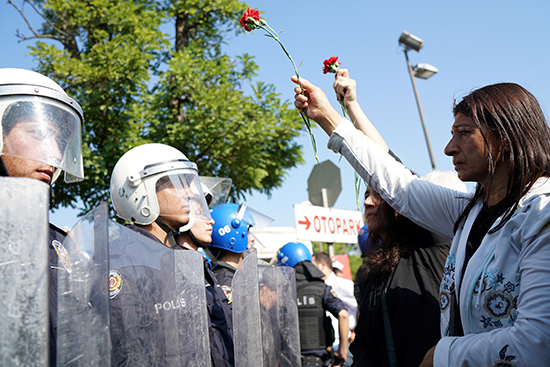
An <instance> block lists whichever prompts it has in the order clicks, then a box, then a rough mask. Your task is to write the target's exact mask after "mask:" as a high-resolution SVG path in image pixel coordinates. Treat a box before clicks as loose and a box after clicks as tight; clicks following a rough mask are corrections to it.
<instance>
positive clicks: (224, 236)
mask: <svg viewBox="0 0 550 367" xmlns="http://www.w3.org/2000/svg"><path fill="white" fill-rule="evenodd" d="M210 214H211V215H212V219H214V221H215V223H214V225H213V226H212V243H211V244H210V245H208V247H211V248H217V249H222V250H228V251H231V252H235V253H238V254H240V253H242V252H244V251H245V250H246V249H247V248H248V228H249V227H250V226H253V225H254V218H253V217H252V215H251V214H250V213H248V210H247V208H246V205H244V204H242V205H237V204H233V203H227V204H220V205H216V206H215V207H214V208H212V211H211V213H210Z"/></svg>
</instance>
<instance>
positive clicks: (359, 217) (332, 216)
mask: <svg viewBox="0 0 550 367" xmlns="http://www.w3.org/2000/svg"><path fill="white" fill-rule="evenodd" d="M294 216H295V219H296V229H297V232H298V234H297V237H298V238H299V239H304V240H310V241H319V242H341V243H357V234H358V233H359V230H360V229H361V227H363V214H362V213H361V212H360V211H358V210H344V209H332V208H325V207H322V206H315V205H303V204H294Z"/></svg>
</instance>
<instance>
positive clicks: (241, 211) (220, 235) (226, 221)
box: [208, 203, 254, 306]
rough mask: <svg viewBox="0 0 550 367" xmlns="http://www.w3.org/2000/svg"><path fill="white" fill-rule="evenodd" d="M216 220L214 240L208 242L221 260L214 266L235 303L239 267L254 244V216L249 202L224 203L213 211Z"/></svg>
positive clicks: (227, 293)
mask: <svg viewBox="0 0 550 367" xmlns="http://www.w3.org/2000/svg"><path fill="white" fill-rule="evenodd" d="M210 214H211V215H212V218H213V219H214V221H215V223H214V226H213V228H212V243H210V244H209V245H208V247H209V249H210V251H212V253H213V254H214V256H216V259H217V261H216V262H215V264H214V266H213V267H212V271H213V272H214V274H215V275H216V278H217V279H218V282H219V283H220V285H221V287H222V289H223V291H224V293H225V295H226V297H227V299H228V301H229V305H230V306H231V302H232V288H231V282H232V280H233V275H234V274H235V271H236V270H237V267H238V266H239V264H240V263H241V261H242V260H243V253H244V251H245V250H246V249H248V248H251V247H252V246H253V245H254V238H253V237H252V234H251V233H250V232H249V228H250V227H251V226H252V225H253V224H254V219H253V218H252V216H251V215H250V214H249V213H248V212H247V208H246V205H245V204H242V205H240V206H239V205H237V204H233V203H227V204H220V205H217V206H215V207H214V208H212V212H211V213H210Z"/></svg>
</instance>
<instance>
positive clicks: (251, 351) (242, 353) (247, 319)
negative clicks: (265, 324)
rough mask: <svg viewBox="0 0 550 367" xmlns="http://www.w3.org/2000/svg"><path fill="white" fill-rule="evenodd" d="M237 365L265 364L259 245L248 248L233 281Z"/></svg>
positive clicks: (240, 366) (254, 366)
mask: <svg viewBox="0 0 550 367" xmlns="http://www.w3.org/2000/svg"><path fill="white" fill-rule="evenodd" d="M231 288H232V289H233V290H232V304H233V344H234V346H235V366H239V367H247V366H250V367H257V366H263V356H262V333H261V321H260V296H259V288H258V258H257V256H256V249H250V250H246V251H245V257H244V259H243V261H242V262H241V263H240V264H239V267H238V268H237V270H236V271H235V275H234V276H233V281H232V283H231Z"/></svg>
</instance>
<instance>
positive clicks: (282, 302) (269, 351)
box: [258, 265, 301, 367]
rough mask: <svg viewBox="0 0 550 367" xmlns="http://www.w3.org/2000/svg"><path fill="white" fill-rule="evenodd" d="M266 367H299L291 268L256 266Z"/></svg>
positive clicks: (293, 280) (298, 344) (294, 297)
mask: <svg viewBox="0 0 550 367" xmlns="http://www.w3.org/2000/svg"><path fill="white" fill-rule="evenodd" d="M258 272H259V281H260V304H261V310H262V312H261V321H262V327H261V329H262V343H263V361H264V366H265V367H273V366H278V367H287V366H288V367H291V366H300V365H301V357H300V334H299V333H300V331H299V326H298V306H297V304H296V279H295V273H294V269H292V268H290V267H287V266H281V267H276V266H272V265H259V266H258Z"/></svg>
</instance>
